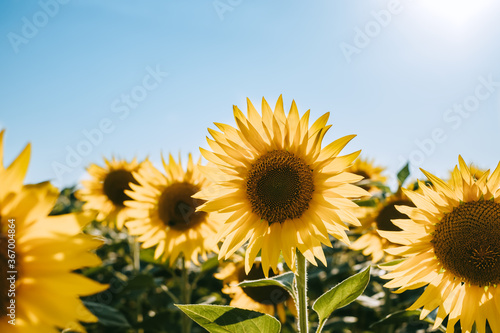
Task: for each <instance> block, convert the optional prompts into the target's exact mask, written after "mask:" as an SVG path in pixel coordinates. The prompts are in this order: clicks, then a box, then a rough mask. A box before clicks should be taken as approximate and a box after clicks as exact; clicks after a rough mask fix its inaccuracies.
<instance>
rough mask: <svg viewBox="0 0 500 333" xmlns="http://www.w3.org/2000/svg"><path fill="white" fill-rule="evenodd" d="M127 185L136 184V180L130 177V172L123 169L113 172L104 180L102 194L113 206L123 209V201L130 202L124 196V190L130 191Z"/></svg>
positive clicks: (128, 198)
mask: <svg viewBox="0 0 500 333" xmlns="http://www.w3.org/2000/svg"><path fill="white" fill-rule="evenodd" d="M129 183H134V184H138V182H137V180H135V178H134V176H132V172H130V171H127V170H123V169H119V170H113V171H111V172H110V173H108V175H107V176H106V178H105V179H104V184H103V191H104V194H105V195H106V196H107V197H108V199H109V200H111V202H113V204H114V205H115V206H119V207H123V206H124V205H123V202H124V201H126V200H131V199H130V197H129V196H128V195H126V194H125V190H130V185H129Z"/></svg>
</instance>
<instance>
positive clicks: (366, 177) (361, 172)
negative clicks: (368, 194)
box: [354, 170, 371, 191]
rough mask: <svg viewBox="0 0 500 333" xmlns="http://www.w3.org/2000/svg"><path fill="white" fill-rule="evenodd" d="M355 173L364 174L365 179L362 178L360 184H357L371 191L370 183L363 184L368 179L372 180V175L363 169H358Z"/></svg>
mask: <svg viewBox="0 0 500 333" xmlns="http://www.w3.org/2000/svg"><path fill="white" fill-rule="evenodd" d="M354 174H356V175H358V176H362V177H363V179H361V180H360V181H359V182H358V183H361V185H360V184H358V183H356V184H355V185H357V186H359V187H361V188H362V189H363V190H366V191H369V190H370V189H371V186H370V185H368V184H363V183H366V182H367V181H370V180H371V179H370V175H368V174H367V173H366V172H364V171H363V170H358V171H356V172H354Z"/></svg>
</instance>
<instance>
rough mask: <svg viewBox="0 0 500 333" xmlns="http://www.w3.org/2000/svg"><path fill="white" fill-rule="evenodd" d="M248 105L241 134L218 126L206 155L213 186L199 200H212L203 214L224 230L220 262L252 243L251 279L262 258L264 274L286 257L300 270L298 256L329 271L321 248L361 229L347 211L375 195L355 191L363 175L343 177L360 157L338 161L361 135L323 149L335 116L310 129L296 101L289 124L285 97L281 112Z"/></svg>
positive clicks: (239, 128) (241, 117) (248, 255)
mask: <svg viewBox="0 0 500 333" xmlns="http://www.w3.org/2000/svg"><path fill="white" fill-rule="evenodd" d="M247 102H248V117H245V115H244V114H243V113H242V112H241V111H240V110H239V109H238V107H236V106H234V117H235V120H236V124H237V128H233V127H231V126H229V125H224V124H218V123H216V124H215V125H216V126H217V127H218V128H219V129H220V130H221V131H222V132H218V131H215V130H211V129H209V132H210V134H211V135H212V137H213V138H214V140H211V139H208V138H207V141H208V144H209V145H210V147H211V148H212V150H213V152H212V151H208V150H205V149H202V148H200V149H201V152H202V155H203V156H204V157H205V158H206V159H207V160H209V161H210V162H211V164H209V165H207V166H206V167H204V170H205V171H206V172H205V173H206V174H207V175H208V177H211V179H213V180H214V184H213V185H211V186H209V187H208V188H206V189H204V190H202V191H201V192H200V193H198V194H196V195H195V196H194V197H196V198H199V199H203V200H207V202H206V203H204V204H203V205H201V206H200V207H198V210H200V211H206V212H218V213H219V216H218V217H219V218H220V220H221V222H222V223H224V225H223V227H222V228H221V232H220V234H219V239H221V240H224V242H223V244H222V247H221V249H220V252H219V259H220V258H225V259H227V258H229V257H230V256H231V255H232V254H233V253H234V252H235V251H236V250H237V249H238V248H240V247H241V246H242V245H243V244H245V243H246V242H247V241H249V243H248V248H247V252H246V257H245V270H246V272H250V269H251V267H252V264H253V262H254V260H255V257H256V256H257V253H258V252H259V251H261V258H262V267H263V271H264V274H265V275H267V274H268V271H269V268H272V269H274V270H275V272H276V267H277V264H278V259H279V256H280V252H281V253H282V254H283V257H284V259H285V261H286V263H287V265H288V266H289V267H290V268H291V269H292V270H293V271H295V270H296V269H295V255H296V250H297V249H298V250H299V251H300V252H301V253H302V254H303V255H304V256H305V258H306V259H307V260H308V261H310V262H311V263H313V264H314V265H316V264H317V263H316V259H315V258H318V259H319V260H320V261H321V262H323V264H325V265H326V259H325V255H324V253H323V250H322V248H321V246H322V245H321V244H325V245H327V246H331V243H330V239H329V235H333V236H335V237H336V238H338V239H341V240H343V241H344V242H346V243H348V242H349V239H348V238H347V236H346V234H345V230H347V227H346V226H345V224H344V222H346V223H351V224H354V225H360V223H359V221H358V219H357V218H356V217H355V216H354V215H353V214H352V213H351V212H349V211H348V210H346V209H345V208H348V207H351V208H352V207H356V204H355V203H353V202H352V201H351V200H350V199H353V198H358V197H360V196H364V195H368V192H366V191H365V190H363V189H361V188H359V187H357V186H354V185H352V184H351V183H355V182H357V181H359V180H361V176H358V175H354V174H352V173H348V172H344V170H345V169H346V168H347V167H349V166H350V165H351V163H352V162H353V161H354V160H355V159H356V157H357V156H358V155H359V152H355V153H352V154H350V155H346V156H338V154H339V152H340V151H341V150H342V148H343V147H344V146H345V145H346V144H347V143H348V142H349V141H350V140H351V139H352V138H354V135H349V136H345V137H343V138H340V139H338V140H336V141H334V142H332V143H331V144H329V145H328V146H326V147H325V148H323V149H322V148H321V142H322V139H323V137H324V135H325V134H326V132H327V131H328V129H329V128H330V127H331V125H328V126H327V125H326V122H327V121H328V117H329V114H328V113H327V114H325V115H323V116H322V117H320V118H319V119H318V120H317V121H316V122H315V123H314V124H313V125H312V126H311V127H310V128H309V125H308V122H309V111H307V112H306V113H305V114H304V115H303V116H302V118H299V113H298V110H297V106H296V105H295V101H293V102H292V106H291V108H290V112H289V114H288V117H287V116H286V115H285V112H284V110H283V100H282V97H281V96H280V98H279V99H278V102H277V103H276V108H275V111H274V112H273V111H272V109H271V108H270V107H269V105H268V104H267V102H266V100H265V99H262V116H261V115H260V114H259V113H258V112H257V111H256V110H255V108H254V106H253V105H252V103H251V102H250V100H248V99H247Z"/></svg>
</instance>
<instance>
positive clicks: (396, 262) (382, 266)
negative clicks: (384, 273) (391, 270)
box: [377, 258, 406, 269]
mask: <svg viewBox="0 0 500 333" xmlns="http://www.w3.org/2000/svg"><path fill="white" fill-rule="evenodd" d="M405 260H406V259H405V258H403V259H394V260H391V261H388V262H384V263H383V264H378V265H377V267H379V268H381V269H385V267H391V266H394V265H397V264H399V263H401V262H403V261H405Z"/></svg>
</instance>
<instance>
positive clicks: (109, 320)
mask: <svg viewBox="0 0 500 333" xmlns="http://www.w3.org/2000/svg"><path fill="white" fill-rule="evenodd" d="M83 304H84V305H85V306H86V307H87V308H88V309H89V311H90V312H92V313H93V314H94V315H95V316H96V317H97V318H98V319H99V323H101V324H103V325H104V326H107V327H123V328H130V327H131V326H130V324H129V323H128V321H127V319H126V318H125V316H124V315H123V314H122V313H121V312H120V311H118V310H117V309H115V308H112V307H110V306H107V305H104V304H101V303H95V302H89V301H83Z"/></svg>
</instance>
